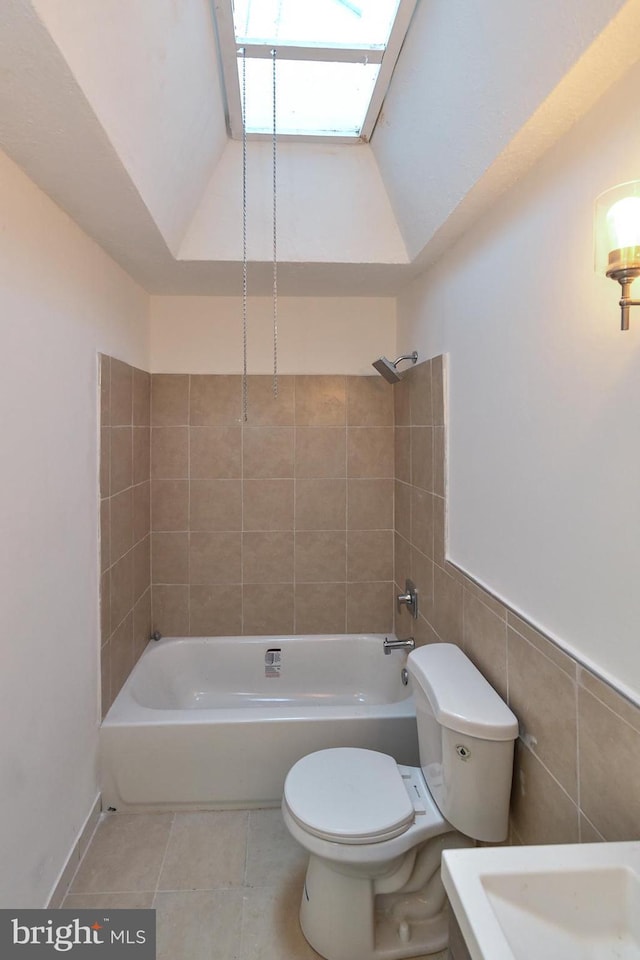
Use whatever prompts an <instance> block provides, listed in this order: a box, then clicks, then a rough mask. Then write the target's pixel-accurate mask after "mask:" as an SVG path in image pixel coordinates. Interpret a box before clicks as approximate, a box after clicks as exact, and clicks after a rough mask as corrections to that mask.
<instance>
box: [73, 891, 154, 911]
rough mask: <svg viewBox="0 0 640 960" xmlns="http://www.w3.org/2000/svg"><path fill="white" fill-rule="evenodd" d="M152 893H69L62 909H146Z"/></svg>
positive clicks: (152, 895) (151, 900)
mask: <svg viewBox="0 0 640 960" xmlns="http://www.w3.org/2000/svg"><path fill="white" fill-rule="evenodd" d="M153 897H154V893H153V890H149V891H147V892H146V893H137V892H133V893H69V894H68V895H67V896H66V897H65V900H64V902H63V904H62V909H63V910H148V909H150V908H151V906H152V904H153Z"/></svg>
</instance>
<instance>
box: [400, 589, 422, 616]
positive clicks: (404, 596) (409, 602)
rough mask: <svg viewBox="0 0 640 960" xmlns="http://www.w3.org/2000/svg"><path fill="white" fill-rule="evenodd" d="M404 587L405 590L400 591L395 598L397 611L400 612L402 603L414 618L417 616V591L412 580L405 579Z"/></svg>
mask: <svg viewBox="0 0 640 960" xmlns="http://www.w3.org/2000/svg"><path fill="white" fill-rule="evenodd" d="M404 589H405V592H404V593H401V594H400V595H399V596H398V598H397V605H398V613H400V611H401V609H402V605H403V604H404V605H405V606H406V607H407V610H409V612H410V613H411V616H412V617H413V619H414V620H415V619H416V618H417V616H418V591H417V590H416V585H415V583H414V582H413V580H409V579H407V580H406V581H405V585H404Z"/></svg>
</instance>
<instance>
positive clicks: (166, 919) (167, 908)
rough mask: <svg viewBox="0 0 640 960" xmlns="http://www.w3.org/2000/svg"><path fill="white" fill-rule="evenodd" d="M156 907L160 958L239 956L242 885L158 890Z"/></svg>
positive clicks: (208, 959)
mask: <svg viewBox="0 0 640 960" xmlns="http://www.w3.org/2000/svg"><path fill="white" fill-rule="evenodd" d="M154 907H155V908H156V932H157V960H239V958H240V930H241V922H242V889H241V888H240V887H237V888H235V889H230V890H189V891H186V890H184V891H178V892H174V893H157V894H156V897H155V900H154ZM285 956H286V955H284V954H280V957H279V960H284V957H285Z"/></svg>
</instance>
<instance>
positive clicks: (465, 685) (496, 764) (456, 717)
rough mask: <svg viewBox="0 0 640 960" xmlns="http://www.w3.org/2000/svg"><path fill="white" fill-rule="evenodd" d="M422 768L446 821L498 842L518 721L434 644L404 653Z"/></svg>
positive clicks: (460, 660) (445, 646)
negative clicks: (414, 707) (410, 686)
mask: <svg viewBox="0 0 640 960" xmlns="http://www.w3.org/2000/svg"><path fill="white" fill-rule="evenodd" d="M407 670H408V672H409V675H410V677H411V681H412V687H413V693H414V698H415V703H416V719H417V724H418V745H419V750H420V766H421V768H422V772H423V774H424V777H425V780H426V781H427V786H428V787H429V790H430V792H431V795H432V796H433V799H434V800H435V802H436V803H437V805H438V807H439V808H440V812H441V813H442V815H443V816H444V817H445V818H446V819H447V820H448V821H449V823H450V824H451V825H452V826H454V827H455V828H456V830H459V831H460V832H461V833H464V834H466V835H467V836H468V837H473V838H474V839H475V840H484V841H488V842H492V843H499V842H501V841H502V840H505V839H506V837H507V833H508V827H509V798H510V794H511V779H512V774H513V744H514V741H515V739H516V737H517V736H518V721H517V720H516V718H515V716H514V715H513V713H512V712H511V710H510V709H509V707H508V706H507V705H506V703H505V702H504V700H502V698H501V697H500V696H499V694H498V693H496V691H495V690H494V689H493V687H492V686H491V684H490V683H489V682H488V681H487V680H486V679H485V678H484V677H483V675H482V674H481V673H480V671H479V670H478V669H477V668H476V667H475V666H474V665H473V664H472V663H471V661H470V660H469V658H468V657H466V656H465V654H464V653H463V652H462V650H460V648H459V647H456V646H454V645H453V644H451V643H434V644H429V645H428V646H424V647H419V648H418V649H417V650H414V651H413V652H412V653H410V654H409V657H408V660H407Z"/></svg>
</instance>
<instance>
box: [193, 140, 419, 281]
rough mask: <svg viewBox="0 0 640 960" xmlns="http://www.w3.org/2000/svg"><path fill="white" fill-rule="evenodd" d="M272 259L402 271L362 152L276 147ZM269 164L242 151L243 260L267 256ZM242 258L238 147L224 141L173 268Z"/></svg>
mask: <svg viewBox="0 0 640 960" xmlns="http://www.w3.org/2000/svg"><path fill="white" fill-rule="evenodd" d="M277 194H278V204H277V220H278V258H279V259H280V260H281V261H291V262H306V263H316V262H320V263H322V262H328V263H406V262H407V254H406V250H405V246H404V241H403V239H402V236H401V234H400V231H399V229H398V225H397V223H396V220H395V216H394V213H393V210H392V208H391V204H390V202H389V197H388V196H387V191H386V188H385V184H384V182H383V180H382V177H381V176H380V171H379V169H378V165H377V163H376V160H375V158H374V156H373V153H372V152H371V148H370V146H369V145H368V144H359V145H355V144H353V145H345V144H334V145H331V144H326V145H325V144H321V143H282V142H281V143H280V144H279V145H278V150H277ZM272 208H273V160H272V146H271V143H269V142H267V141H250V142H249V143H248V144H247V210H248V218H247V230H248V255H249V258H250V259H251V260H270V259H271V257H272V250H273V227H272V224H273V209H272ZM241 251H242V144H240V143H238V142H237V141H236V140H230V141H229V142H228V143H227V145H226V147H225V150H224V153H223V155H222V158H221V160H220V162H219V164H218V166H217V167H216V170H215V173H214V175H213V177H212V178H211V182H210V183H209V185H208V187H207V190H206V191H205V194H204V197H203V200H202V203H201V204H200V207H199V208H198V211H197V213H196V215H195V216H194V218H193V222H192V224H191V226H190V228H189V230H188V232H187V234H186V236H185V239H184V242H183V244H182V246H181V248H180V253H179V258H180V259H181V260H238V259H240V256H241Z"/></svg>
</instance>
